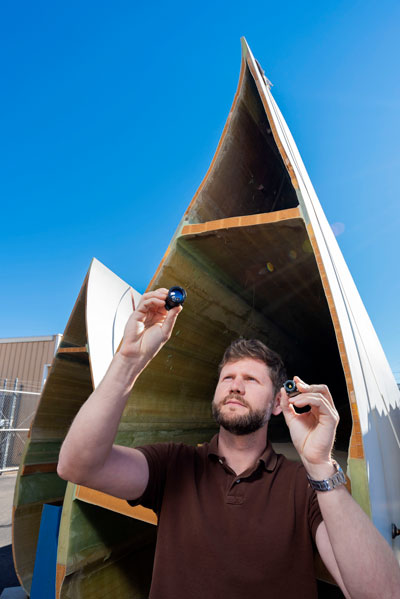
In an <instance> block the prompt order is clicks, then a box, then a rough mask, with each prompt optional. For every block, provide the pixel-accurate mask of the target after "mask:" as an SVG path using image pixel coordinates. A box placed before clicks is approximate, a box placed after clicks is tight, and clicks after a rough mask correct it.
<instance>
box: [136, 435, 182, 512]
mask: <svg viewBox="0 0 400 599" xmlns="http://www.w3.org/2000/svg"><path fill="white" fill-rule="evenodd" d="M173 447H174V444H173V443H156V444H154V445H144V446H142V447H136V449H138V450H139V451H141V452H142V453H143V455H144V456H145V458H146V460H147V463H148V466H149V481H148V483H147V487H146V489H145V491H144V493H143V494H142V495H141V496H140V497H138V498H137V499H132V500H128V503H129V505H132V506H135V505H143V506H144V507H147V508H149V509H151V510H153V511H154V512H155V513H156V514H157V515H159V513H160V509H161V504H162V499H163V495H164V488H165V481H166V476H167V468H168V464H169V463H170V457H171V453H172V451H173Z"/></svg>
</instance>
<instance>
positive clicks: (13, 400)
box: [0, 378, 18, 470]
mask: <svg viewBox="0 0 400 599" xmlns="http://www.w3.org/2000/svg"><path fill="white" fill-rule="evenodd" d="M17 386H18V378H15V380H14V393H12V394H11V406H10V416H9V419H8V428H14V427H13V424H14V416H15V409H16V406H17V393H16V391H17ZM4 395H5V394H4ZM12 434H13V433H7V437H6V443H5V448H4V453H3V456H2V457H3V459H2V464H1V467H0V470H4V469H5V468H6V467H7V459H8V453H9V450H10V444H11V435H12Z"/></svg>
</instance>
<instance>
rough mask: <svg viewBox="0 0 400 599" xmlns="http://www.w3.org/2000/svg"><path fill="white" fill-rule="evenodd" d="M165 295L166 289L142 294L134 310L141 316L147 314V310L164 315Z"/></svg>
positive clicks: (166, 293)
mask: <svg viewBox="0 0 400 599" xmlns="http://www.w3.org/2000/svg"><path fill="white" fill-rule="evenodd" d="M167 295H168V289H165V288H160V289H156V290H155V291H148V292H147V293H143V295H142V297H141V299H140V302H139V304H138V306H137V308H136V310H137V311H138V312H141V313H142V314H143V313H147V312H148V311H149V310H152V311H153V312H161V313H164V314H166V312H167V310H166V309H165V300H166V299H167Z"/></svg>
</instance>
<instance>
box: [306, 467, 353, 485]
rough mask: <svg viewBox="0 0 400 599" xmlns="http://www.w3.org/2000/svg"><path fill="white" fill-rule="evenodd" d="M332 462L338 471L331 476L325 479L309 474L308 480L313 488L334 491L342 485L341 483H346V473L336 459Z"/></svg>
mask: <svg viewBox="0 0 400 599" xmlns="http://www.w3.org/2000/svg"><path fill="white" fill-rule="evenodd" d="M332 464H333V465H334V467H335V469H336V472H335V474H334V475H333V476H331V477H330V478H325V479H324V480H314V479H312V478H311V477H310V476H308V474H307V478H308V482H309V483H310V486H311V488H312V489H315V491H322V492H324V491H333V489H336V488H337V487H340V485H345V484H346V482H347V481H346V475H345V473H344V472H343V470H342V469H341V467H340V466H339V464H338V463H337V462H336V461H335V460H332Z"/></svg>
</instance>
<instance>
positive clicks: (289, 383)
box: [283, 380, 299, 395]
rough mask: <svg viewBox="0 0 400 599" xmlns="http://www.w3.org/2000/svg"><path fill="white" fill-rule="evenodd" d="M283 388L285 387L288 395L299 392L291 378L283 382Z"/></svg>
mask: <svg viewBox="0 0 400 599" xmlns="http://www.w3.org/2000/svg"><path fill="white" fill-rule="evenodd" d="M283 388H284V389H285V391H286V393H287V394H288V395H293V394H294V393H299V390H298V388H297V387H296V383H295V382H294V381H292V380H289V381H286V382H285V383H283Z"/></svg>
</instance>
